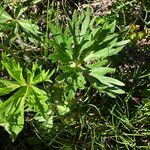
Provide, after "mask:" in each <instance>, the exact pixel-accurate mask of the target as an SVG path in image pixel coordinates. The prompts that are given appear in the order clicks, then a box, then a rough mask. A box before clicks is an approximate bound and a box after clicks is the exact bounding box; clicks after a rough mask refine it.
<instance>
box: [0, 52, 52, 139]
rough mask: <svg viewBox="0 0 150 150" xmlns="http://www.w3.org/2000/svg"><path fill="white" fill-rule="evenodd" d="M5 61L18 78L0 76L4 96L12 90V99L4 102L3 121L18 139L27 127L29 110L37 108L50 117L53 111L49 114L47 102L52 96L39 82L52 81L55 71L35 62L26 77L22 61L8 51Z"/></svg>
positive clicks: (0, 93) (0, 117)
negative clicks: (14, 57) (25, 125)
mask: <svg viewBox="0 0 150 150" xmlns="http://www.w3.org/2000/svg"><path fill="white" fill-rule="evenodd" d="M2 64H3V66H4V67H5V68H6V70H7V72H8V74H9V75H10V77H11V78H12V79H14V80H6V79H0V83H1V84H0V96H4V95H8V94H9V96H10V97H9V98H8V100H6V101H3V102H1V103H0V125H1V126H3V127H4V128H5V129H6V131H7V132H8V133H9V134H10V135H11V137H12V139H13V140H15V138H16V137H17V135H18V134H19V132H20V131H21V130H22V129H23V126H24V112H25V111H27V112H28V111H31V112H36V113H38V114H40V115H41V116H43V117H44V118H45V121H48V117H49V115H51V114H47V112H48V111H49V109H50V107H49V106H48V103H47V101H48V100H49V97H48V95H47V93H46V92H45V91H44V90H42V89H39V88H38V87H37V86H36V85H37V84H39V83H41V82H44V81H47V82H51V81H50V79H49V78H50V76H51V75H52V73H53V71H52V72H51V73H49V71H45V70H42V66H38V64H37V63H33V65H32V69H31V70H29V69H26V70H25V73H26V78H25V77H24V76H25V74H24V71H23V69H22V67H20V65H19V63H17V62H16V61H15V60H14V59H13V58H9V57H8V56H7V55H6V54H4V53H3V54H2ZM23 74H24V76H23Z"/></svg>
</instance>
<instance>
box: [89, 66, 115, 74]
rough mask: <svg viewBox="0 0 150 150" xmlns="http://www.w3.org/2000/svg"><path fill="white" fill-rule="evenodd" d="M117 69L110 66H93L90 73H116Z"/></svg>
mask: <svg viewBox="0 0 150 150" xmlns="http://www.w3.org/2000/svg"><path fill="white" fill-rule="evenodd" d="M114 72H115V69H113V68H110V67H98V68H93V69H92V70H90V75H92V76H93V75H95V74H97V75H106V74H108V73H114Z"/></svg>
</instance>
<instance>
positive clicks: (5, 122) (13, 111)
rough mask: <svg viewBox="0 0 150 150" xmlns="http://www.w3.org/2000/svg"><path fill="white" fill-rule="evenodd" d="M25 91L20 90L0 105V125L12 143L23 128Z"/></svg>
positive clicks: (23, 89) (24, 89)
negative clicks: (9, 136)
mask: <svg viewBox="0 0 150 150" xmlns="http://www.w3.org/2000/svg"><path fill="white" fill-rule="evenodd" d="M26 92H27V89H26V88H25V87H23V88H20V89H19V90H18V91H17V92H16V93H15V94H14V95H12V96H11V97H10V98H9V99H8V100H7V101H5V102H3V103H1V104H0V125H1V126H3V127H4V128H5V130H6V131H7V132H8V133H9V134H10V135H11V137H12V140H13V141H14V140H15V139H16V137H17V135H18V134H19V133H20V131H21V130H22V129H23V126H24V102H25V98H26Z"/></svg>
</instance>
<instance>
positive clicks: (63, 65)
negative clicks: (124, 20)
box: [49, 8, 129, 98]
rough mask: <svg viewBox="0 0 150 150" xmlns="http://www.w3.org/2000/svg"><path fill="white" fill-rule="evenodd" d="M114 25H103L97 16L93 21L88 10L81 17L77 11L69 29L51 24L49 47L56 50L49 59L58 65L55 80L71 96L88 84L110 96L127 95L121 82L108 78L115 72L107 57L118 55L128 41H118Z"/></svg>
mask: <svg viewBox="0 0 150 150" xmlns="http://www.w3.org/2000/svg"><path fill="white" fill-rule="evenodd" d="M115 26H116V21H114V22H113V23H111V24H108V23H104V24H102V25H101V24H99V19H98V18H97V17H94V18H93V19H91V17H90V9H89V8H88V9H87V10H86V13H84V12H83V11H81V15H78V13H77V12H76V11H74V13H73V16H72V20H69V21H68V22H67V27H62V26H61V24H60V23H59V20H56V21H55V22H54V23H49V28H50V31H51V32H52V35H53V39H52V40H49V44H50V45H51V46H52V47H53V48H54V52H53V53H52V54H51V55H50V59H51V60H52V61H53V62H55V63H56V62H57V65H58V69H59V71H60V75H59V76H57V78H56V81H57V82H58V84H63V85H64V87H65V91H68V93H69V94H68V95H69V96H70V95H72V97H73V96H74V95H75V92H76V91H77V90H78V89H81V90H83V89H85V88H86V86H85V85H87V84H89V83H90V85H92V86H94V87H95V88H96V89H97V90H98V91H99V92H100V93H107V94H108V95H110V96H111V97H115V94H122V93H124V91H123V90H121V89H120V88H119V87H118V86H124V84H123V83H122V82H120V81H118V80H117V79H114V78H112V77H108V76H106V74H111V73H113V72H114V71H115V69H113V68H111V67H109V64H110V62H109V61H108V57H109V56H112V55H116V54H117V53H118V52H120V51H121V50H122V48H123V47H124V45H126V44H127V43H128V42H129V41H128V40H125V41H120V42H118V38H117V36H118V35H117V34H116V33H114V32H115ZM66 93H67V92H66ZM69 98H71V97H69Z"/></svg>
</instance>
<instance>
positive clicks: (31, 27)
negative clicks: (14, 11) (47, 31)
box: [18, 20, 41, 35]
mask: <svg viewBox="0 0 150 150" xmlns="http://www.w3.org/2000/svg"><path fill="white" fill-rule="evenodd" d="M18 23H19V24H20V25H21V27H22V28H23V29H24V30H25V31H26V32H31V33H32V34H34V35H37V34H40V33H41V32H40V31H39V27H38V26H37V25H36V24H33V23H31V22H30V21H29V20H18Z"/></svg>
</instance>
